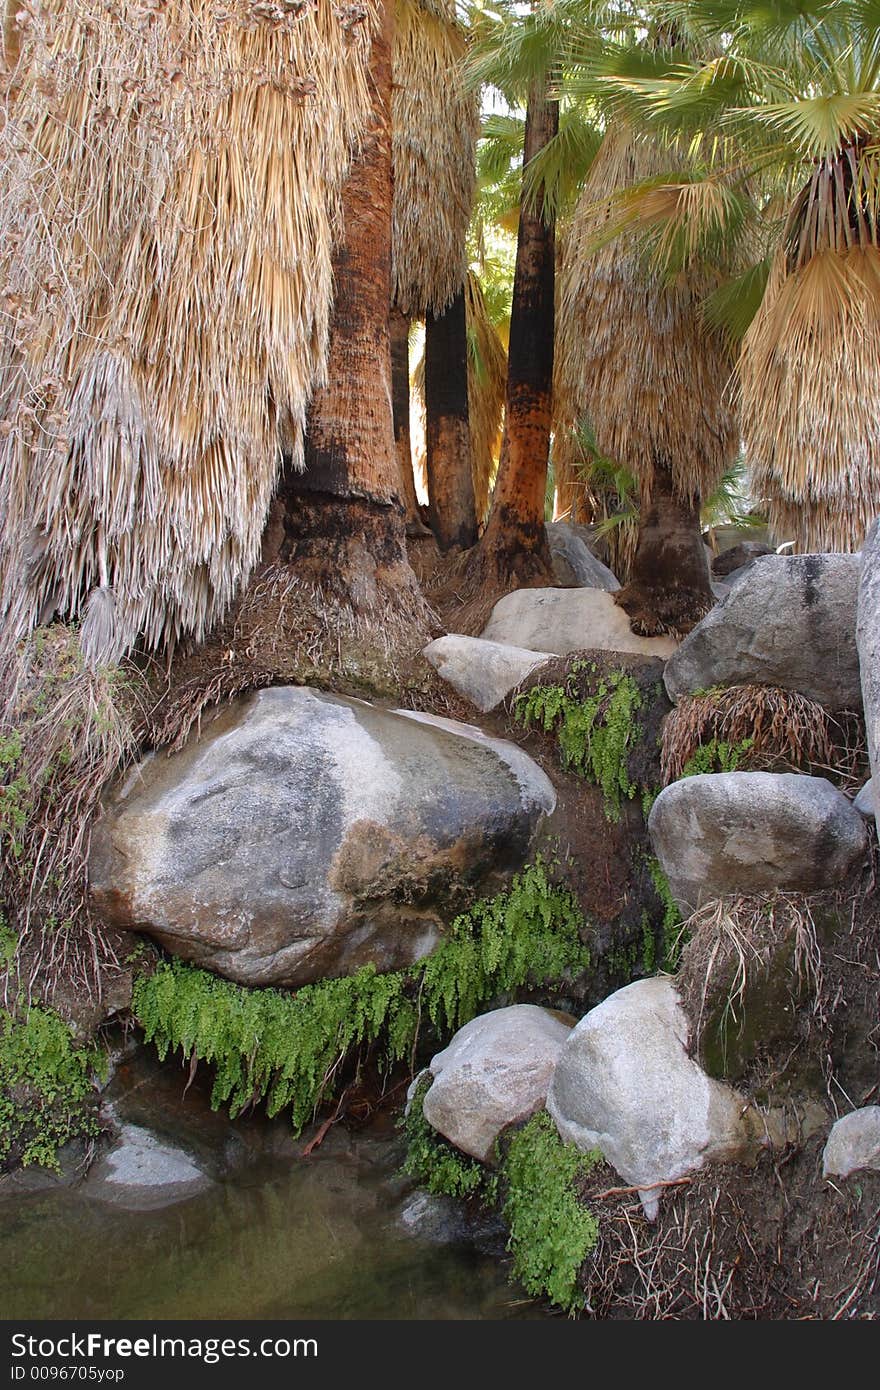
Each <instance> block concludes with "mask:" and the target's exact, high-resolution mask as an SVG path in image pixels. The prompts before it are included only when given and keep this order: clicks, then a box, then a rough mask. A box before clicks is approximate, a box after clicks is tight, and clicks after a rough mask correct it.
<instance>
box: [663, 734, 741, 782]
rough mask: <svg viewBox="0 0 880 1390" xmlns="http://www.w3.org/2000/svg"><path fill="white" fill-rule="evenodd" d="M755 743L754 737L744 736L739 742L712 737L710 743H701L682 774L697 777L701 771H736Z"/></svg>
mask: <svg viewBox="0 0 880 1390" xmlns="http://www.w3.org/2000/svg"><path fill="white" fill-rule="evenodd" d="M754 743H755V740H754V739H753V738H744V739H742V740H741V742H739V743H726V742H725V741H724V739H718V738H712V739H710V740H709V742H708V743H700V744H698V745H697V747H696V748H695V749H694V751H693V753H692V754H691V756H690V757H689V758H688V760H687V762H686V763H685V765H684V767H683V768H682V770H681V776H682V777H695V776H697V775H698V774H699V773H701V772H736V770H737V768H738V767H739V765H740V763H741V762H742V760H743V758H744V757H745V755H746V754H747V753H748V752H749V751H750V750H751V749H752V747H753V746H754Z"/></svg>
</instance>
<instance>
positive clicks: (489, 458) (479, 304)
mask: <svg viewBox="0 0 880 1390" xmlns="http://www.w3.org/2000/svg"><path fill="white" fill-rule="evenodd" d="M465 311H466V316H467V340H468V420H469V422H470V434H471V459H472V462H473V474H474V501H475V503H476V510H477V521H478V522H479V524H480V525H481V526H482V525H484V524H485V521H486V518H487V516H488V514H489V498H490V496H491V492H492V483H493V481H494V478H495V473H496V471H497V469H498V459H499V457H500V454H501V434H502V430H503V424H504V395H505V391H506V389H507V353H506V352H505V351H504V344H503V343H502V341H501V339H500V337H499V336H498V330H497V329H496V327H495V325H494V324H493V322H492V320H491V319H490V318H489V315H488V313H487V312H486V303H485V300H484V299H483V291H482V289H481V288H480V282H479V279H478V278H477V276H476V275H475V274H474V272H473V271H472V270H469V271H468V274H467V280H466V281H465Z"/></svg>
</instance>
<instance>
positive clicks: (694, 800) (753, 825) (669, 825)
mask: <svg viewBox="0 0 880 1390" xmlns="http://www.w3.org/2000/svg"><path fill="white" fill-rule="evenodd" d="M648 832H649V834H650V836H651V843H652V845H653V846H654V852H655V854H656V855H657V858H658V859H659V860H660V864H661V866H662V868H663V872H664V873H665V874H666V877H667V878H668V880H669V887H670V889H671V891H672V896H673V897H674V898H675V901H676V902H677V903H678V906H679V908H680V909H681V911H682V912H683V913H684V914H687V913H689V912H692V911H694V910H695V909H696V908H697V907H699V906H700V904H701V903H704V902H708V901H710V900H712V899H714V898H724V897H727V896H728V895H730V894H740V893H765V892H771V891H772V890H774V889H783V890H787V891H796V892H801V893H812V892H816V891H818V890H820V889H822V888H830V887H833V886H835V885H836V884H838V883H842V882H844V881H845V879H846V878H847V877H848V876H849V874H850V873H851V872H852V870H853V869H854V868H855V867H856V865H857V864H858V863H859V862H860V861H861V860H862V859H863V857H864V855H865V852H866V849H867V836H866V832H865V824H864V821H863V820H862V818H861V816H860V815H859V814H858V812H857V811H855V810H854V809H853V806H852V803H851V802H849V801H848V800H847V799H846V797H845V796H844V795H843V793H842V792H839V791H838V790H837V788H836V787H834V786H832V784H831V783H830V782H829V781H827V780H826V779H825V778H824V777H805V776H801V775H800V774H798V773H791V772H784V773H778V772H717V773H701V774H699V775H697V776H695V777H684V778H682V780H681V781H679V782H673V783H672V784H671V785H670V786H668V787H665V788H664V790H663V791H662V792H661V793H660V795H659V796H658V798H657V800H656V801H655V802H654V805H653V806H652V808H651V814H650V816H649V817H648Z"/></svg>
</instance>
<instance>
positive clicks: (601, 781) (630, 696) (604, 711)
mask: <svg viewBox="0 0 880 1390" xmlns="http://www.w3.org/2000/svg"><path fill="white" fill-rule="evenodd" d="M591 669H592V671H594V672H595V671H596V667H595V666H592V668H591ZM579 670H580V667H578V666H573V667H572V668H571V672H570V674H571V675H572V676H575V675H577V674H578V672H579ZM641 707H642V694H641V691H640V690H639V687H638V685H637V684H636V682H635V680H634V679H633V678H632V676H628V675H625V674H624V673H623V672H622V671H611V672H609V673H608V674H607V675H603V676H601V677H599V678H598V682H597V685H596V689H595V693H593V694H590V695H586V696H580V695H578V694H575V693H572V691H571V690H569V689H566V688H565V687H563V686H561V685H535V686H532V688H531V689H530V690H527V691H526V692H524V694H522V695H520V696H518V697H517V699H516V701H515V702H514V709H513V713H514V718H515V719H517V720H518V721H519V722H520V723H521V724H523V725H524V726H525V728H526V729H528V728H529V727H530V726H531V725H536V726H538V727H539V728H541V729H543V731H544V732H545V733H551V732H552V733H555V735H556V741H557V744H558V746H559V753H560V757H561V759H562V764H563V766H564V767H566V768H572V769H573V770H574V771H575V772H578V773H580V774H581V776H582V777H586V778H587V779H588V780H589V781H591V782H594V783H595V784H596V786H598V787H600V788H601V790H602V795H603V797H604V800H605V814H606V816H607V817H608V819H609V820H614V821H616V820H619V819H620V806H621V801H622V800H630V799H631V798H632V797H634V796H635V794H636V792H637V791H638V787H637V786H636V784H635V783H634V782H633V781H632V780H631V778H630V775H629V772H628V767H627V763H628V758H629V754H630V753H631V752H632V750H633V748H634V747H635V745H636V744H637V743H638V740H639V739H640V738H641V737H642V732H643V731H642V728H641V725H640V724H639V723H638V722H637V720H636V717H635V716H636V712H637V711H638V710H639V709H641Z"/></svg>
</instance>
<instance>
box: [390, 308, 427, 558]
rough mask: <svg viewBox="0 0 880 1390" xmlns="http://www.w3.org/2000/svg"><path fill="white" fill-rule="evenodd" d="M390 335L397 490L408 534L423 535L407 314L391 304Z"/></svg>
mask: <svg viewBox="0 0 880 1390" xmlns="http://www.w3.org/2000/svg"><path fill="white" fill-rule="evenodd" d="M388 322H389V330H390V334H391V408H392V414H393V417H394V446H395V448H396V450H397V466H398V468H399V470H400V493H401V497H402V498H403V505H404V507H405V509H406V529H407V534H408V535H416V536H421V535H426V534H427V531H426V528H425V526H424V524H423V522H422V517H421V512H420V509H419V500H418V498H417V497H416V484H415V478H414V477H413V465H412V440H411V438H410V427H409V317H408V315H407V314H404V313H402V312H401V310H400V309H398V308H396V307H392V309H391V317H390V319H389V321H388Z"/></svg>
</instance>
